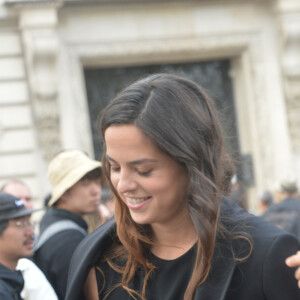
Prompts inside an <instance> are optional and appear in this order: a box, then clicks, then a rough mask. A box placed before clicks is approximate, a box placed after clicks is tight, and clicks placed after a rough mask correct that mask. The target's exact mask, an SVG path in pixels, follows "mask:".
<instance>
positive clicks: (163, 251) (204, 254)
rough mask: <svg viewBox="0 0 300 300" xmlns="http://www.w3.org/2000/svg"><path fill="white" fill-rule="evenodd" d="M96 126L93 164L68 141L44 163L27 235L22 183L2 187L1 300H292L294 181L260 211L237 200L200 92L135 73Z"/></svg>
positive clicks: (26, 195)
mask: <svg viewBox="0 0 300 300" xmlns="http://www.w3.org/2000/svg"><path fill="white" fill-rule="evenodd" d="M100 127H101V134H102V138H103V141H104V155H103V159H102V163H101V162H99V161H96V160H93V159H91V158H90V157H89V156H88V155H87V154H86V153H84V152H83V151H81V150H77V149H71V150H63V151H61V152H59V153H58V154H56V155H55V156H54V157H53V159H52V160H51V161H50V163H49V165H48V171H47V176H48V179H49V182H50V183H51V187H52V188H51V191H50V195H48V196H47V197H46V200H45V204H46V207H45V208H44V215H43V217H42V219H41V221H40V224H39V230H38V231H37V232H35V231H34V227H33V224H32V223H31V220H30V217H31V214H33V213H35V212H36V211H37V209H33V199H32V196H31V193H30V190H29V188H28V187H27V185H26V184H25V183H24V182H22V181H20V180H10V181H8V182H6V183H5V184H4V185H3V186H2V188H1V192H0V299H7V300H13V299H14V300H16V299H26V300H41V299H44V300H55V299H59V300H83V299H86V300H98V299H110V300H119V299H142V300H146V299H147V300H154V299H155V300H173V299H174V300H177V299H184V300H192V299H195V300H200V299H206V300H241V299H243V300H253V299H256V300H282V299H289V300H293V299H295V300H296V299H300V298H299V297H300V267H299V266H300V200H299V198H298V186H297V182H296V181H293V182H291V181H283V182H282V183H281V189H282V195H283V200H282V201H281V202H280V203H276V201H274V196H273V194H272V193H270V192H267V191H265V192H264V193H262V194H261V195H260V197H259V199H260V203H261V207H262V211H263V215H262V216H254V215H253V214H250V213H249V212H248V211H247V206H244V207H241V206H242V205H240V203H242V202H240V203H238V204H237V203H236V202H239V201H240V200H241V199H240V197H239V196H238V193H237V192H236V191H241V190H242V191H243V197H245V196H246V194H245V191H244V190H243V189H241V187H239V189H236V190H235V193H232V191H233V190H232V186H231V183H230V182H231V178H232V177H233V175H234V167H233V164H232V161H231V159H230V157H229V155H228V154H227V152H226V147H225V145H224V141H223V135H222V127H221V125H220V122H219V119H218V113H217V111H216V108H215V105H214V102H213V100H212V99H211V98H210V97H209V96H208V95H207V93H206V92H205V90H204V89H202V88H201V87H200V86H198V85H197V84H196V83H194V82H192V81H190V80H188V79H186V78H183V77H180V76H176V75H170V74H156V75H151V76H148V77H146V78H142V79H140V80H138V81H137V82H136V83H134V84H132V85H130V86H128V87H127V88H126V89H125V90H123V91H122V92H120V93H119V94H118V95H117V96H116V97H115V99H113V100H112V101H111V102H110V103H109V104H108V105H107V107H106V108H105V109H104V110H103V111H102V113H101V119H100ZM231 198H232V199H231ZM236 199H237V200H236ZM243 199H244V198H243ZM272 223H273V224H272Z"/></svg>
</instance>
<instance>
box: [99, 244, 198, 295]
mask: <svg viewBox="0 0 300 300" xmlns="http://www.w3.org/2000/svg"><path fill="white" fill-rule="evenodd" d="M195 253H196V246H194V247H192V248H191V249H190V250H189V251H187V252H186V253H185V254H183V255H182V256H180V257H178V258H177V259H174V260H165V259H161V258H158V257H156V256H155V255H154V254H152V253H151V252H150V253H148V255H147V256H148V260H149V261H150V262H151V263H152V264H153V265H154V266H155V267H156V268H155V270H154V271H153V272H152V274H151V276H150V278H149V279H148V282H147V288H146V299H147V300H174V299H183V296H184V292H185V290H186V288H187V285H188V282H189V279H190V277H191V274H192V270H193V264H194V258H195ZM98 266H99V268H100V269H101V270H102V271H103V273H104V274H105V281H104V280H103V275H102V274H101V272H99V271H98V270H97V269H96V276H97V284H98V291H99V292H100V291H101V290H102V291H101V293H100V294H99V295H100V296H99V299H103V298H104V297H105V296H106V294H109V296H108V297H107V298H106V299H108V300H119V299H122V300H126V299H132V298H131V297H130V295H129V294H128V292H127V291H125V290H124V289H123V288H122V287H118V288H115V289H113V288H112V287H114V286H115V285H116V284H118V283H120V282H121V274H120V273H118V272H116V271H114V270H113V269H111V268H110V267H109V265H108V264H107V263H105V262H102V263H100V264H99V265H98ZM179 270H180V271H179ZM143 278H144V277H143V276H136V277H135V278H134V280H133V282H132V285H131V286H130V287H131V288H133V290H135V291H140V292H141V290H142V287H143ZM103 284H105V285H104V288H103Z"/></svg>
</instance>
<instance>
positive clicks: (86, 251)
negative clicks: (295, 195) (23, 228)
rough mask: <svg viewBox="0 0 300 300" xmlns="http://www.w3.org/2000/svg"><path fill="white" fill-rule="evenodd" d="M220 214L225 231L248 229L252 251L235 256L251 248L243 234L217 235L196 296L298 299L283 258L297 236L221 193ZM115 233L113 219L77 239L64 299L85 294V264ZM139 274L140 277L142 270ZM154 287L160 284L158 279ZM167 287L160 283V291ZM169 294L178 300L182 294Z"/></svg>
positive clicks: (231, 299) (100, 252)
mask: <svg viewBox="0 0 300 300" xmlns="http://www.w3.org/2000/svg"><path fill="white" fill-rule="evenodd" d="M221 219H222V223H223V226H224V227H225V228H226V229H227V230H228V231H229V232H232V231H235V232H239V231H240V230H242V231H244V232H247V233H248V234H249V236H251V239H252V245H253V251H252V252H251V255H250V256H249V257H248V259H246V260H244V261H242V262H239V261H238V260H237V259H234V256H233V252H234V254H235V257H237V258H239V257H244V256H246V255H247V254H249V248H250V246H249V243H248V242H247V241H246V240H243V239H234V240H231V239H228V238H224V236H221V235H220V236H218V238H217V240H216V245H215V251H214V255H213V259H212V263H211V269H210V272H209V275H208V277H207V279H206V281H205V282H204V283H203V284H202V285H200V286H199V287H198V288H197V289H196V292H195V298H194V299H195V300H204V299H205V300H283V299H289V300H299V299H300V289H299V288H298V286H297V281H296V279H295V277H294V273H295V268H289V267H287V266H286V264H285V259H286V258H287V257H288V256H290V255H292V254H294V253H296V252H297V251H298V250H300V244H299V241H298V240H297V239H296V238H295V237H294V236H293V235H291V234H288V233H286V232H284V231H282V230H280V229H279V228H277V227H275V226H273V225H272V224H270V223H268V222H266V221H264V220H263V219H262V218H258V217H255V216H253V215H251V214H249V213H248V212H247V211H245V210H243V209H242V208H240V207H238V206H237V205H236V204H235V203H233V202H232V201H231V200H230V199H227V198H224V199H223V205H222V210H221ZM116 238H117V237H116V224H115V221H114V220H113V219H111V220H110V221H108V222H107V223H105V224H103V225H102V226H100V227H99V228H98V229H96V230H95V231H94V232H92V233H91V234H89V235H88V236H87V237H86V238H85V239H84V240H83V241H82V242H81V244H80V245H79V246H78V247H77V249H76V251H75V253H74V255H73V257H72V263H71V266H70V271H69V278H68V287H67V293H66V298H65V300H84V299H85V297H84V295H83V293H82V289H83V284H84V282H85V280H86V278H87V275H88V272H89V270H90V269H91V267H93V266H96V265H97V264H98V262H99V260H100V259H101V258H103V256H104V254H105V252H106V251H107V250H108V249H110V247H111V246H112V244H113V243H114V242H115V241H116ZM232 251H233V252H232ZM182 267H183V266H180V268H182ZM180 268H179V269H178V270H177V271H176V272H175V271H174V272H171V273H170V274H168V275H166V276H167V278H164V279H163V280H164V283H165V284H168V279H169V278H171V279H172V280H170V283H169V284H170V285H172V283H173V282H172V281H173V280H174V277H176V276H178V278H181V280H182V279H183V278H182V276H181V271H182V270H181V269H180ZM168 273H169V272H168ZM137 276H138V277H140V278H143V274H142V273H140V274H137ZM166 276H165V277H166ZM153 282H154V280H153ZM155 284H156V283H155ZM158 284H160V283H158ZM176 284H178V283H176ZM134 286H137V287H138V289H139V290H140V286H139V285H137V284H135V283H134ZM155 288H156V290H158V286H157V285H156V287H155ZM149 290H150V289H149ZM166 290H167V289H166V288H163V292H166ZM159 292H160V291H159ZM100 299H101V298H100ZM116 299H117V298H116ZM119 299H126V297H125V298H123V297H120V298H119ZM127 299H128V298H127ZM173 299H176V300H177V299H178V300H181V299H182V297H180V296H178V297H177V296H176V297H175V298H173ZM85 300H88V299H85ZM147 300H148V299H147Z"/></svg>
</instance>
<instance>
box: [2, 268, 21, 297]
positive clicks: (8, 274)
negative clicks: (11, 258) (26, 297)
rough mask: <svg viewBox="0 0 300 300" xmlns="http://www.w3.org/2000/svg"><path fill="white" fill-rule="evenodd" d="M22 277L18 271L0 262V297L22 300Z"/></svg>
mask: <svg viewBox="0 0 300 300" xmlns="http://www.w3.org/2000/svg"><path fill="white" fill-rule="evenodd" d="M23 286H24V279H23V276H22V274H21V272H20V271H12V270H10V269H9V268H7V267H5V266H3V265H2V264H0V299H1V300H2V299H3V300H22V298H21V295H20V294H21V292H22V289H23Z"/></svg>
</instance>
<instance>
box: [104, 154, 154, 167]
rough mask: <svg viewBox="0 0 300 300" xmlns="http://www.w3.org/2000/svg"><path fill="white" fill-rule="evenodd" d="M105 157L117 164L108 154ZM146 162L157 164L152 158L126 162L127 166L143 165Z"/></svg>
mask: <svg viewBox="0 0 300 300" xmlns="http://www.w3.org/2000/svg"><path fill="white" fill-rule="evenodd" d="M105 157H106V158H107V159H108V160H110V161H112V162H115V163H117V161H115V160H114V159H113V158H112V157H110V156H109V155H108V154H105ZM148 162H152V163H153V162H157V160H156V159H153V158H141V159H137V160H133V161H130V162H128V164H129V165H139V164H143V163H148Z"/></svg>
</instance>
